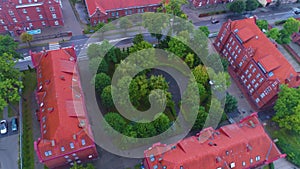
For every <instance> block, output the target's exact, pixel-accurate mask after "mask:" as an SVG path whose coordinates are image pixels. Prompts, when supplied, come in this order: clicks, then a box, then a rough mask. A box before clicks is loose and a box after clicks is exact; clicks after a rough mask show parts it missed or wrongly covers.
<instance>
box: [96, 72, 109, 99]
mask: <svg viewBox="0 0 300 169" xmlns="http://www.w3.org/2000/svg"><path fill="white" fill-rule="evenodd" d="M93 83H94V84H95V89H96V92H97V94H101V93H102V90H103V89H104V88H105V87H106V86H108V85H110V84H111V79H110V77H109V76H108V75H107V74H105V73H98V74H96V76H95V78H94V79H93Z"/></svg>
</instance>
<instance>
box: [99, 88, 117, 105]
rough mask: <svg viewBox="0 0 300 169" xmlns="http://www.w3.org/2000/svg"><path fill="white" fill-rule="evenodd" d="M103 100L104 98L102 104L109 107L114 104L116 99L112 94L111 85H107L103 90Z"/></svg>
mask: <svg viewBox="0 0 300 169" xmlns="http://www.w3.org/2000/svg"><path fill="white" fill-rule="evenodd" d="M101 100H102V104H103V105H104V106H105V107H107V108H111V107H113V106H114V101H113V98H112V96H111V85H109V86H106V87H105V88H104V89H103V91H102V93H101Z"/></svg>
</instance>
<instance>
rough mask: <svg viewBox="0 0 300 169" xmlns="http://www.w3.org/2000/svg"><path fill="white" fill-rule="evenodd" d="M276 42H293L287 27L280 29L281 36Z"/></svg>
mask: <svg viewBox="0 0 300 169" xmlns="http://www.w3.org/2000/svg"><path fill="white" fill-rule="evenodd" d="M276 42H277V43H279V44H289V43H290V42H291V36H290V34H289V33H288V32H287V30H286V29H281V30H280V31H279V37H278V38H277V40H276Z"/></svg>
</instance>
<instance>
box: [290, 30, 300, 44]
mask: <svg viewBox="0 0 300 169" xmlns="http://www.w3.org/2000/svg"><path fill="white" fill-rule="evenodd" d="M292 40H293V42H294V43H296V44H298V45H300V32H297V33H293V34H292Z"/></svg>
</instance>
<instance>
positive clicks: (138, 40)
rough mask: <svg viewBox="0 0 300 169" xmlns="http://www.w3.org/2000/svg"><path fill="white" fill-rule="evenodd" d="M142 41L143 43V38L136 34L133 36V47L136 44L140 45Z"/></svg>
mask: <svg viewBox="0 0 300 169" xmlns="http://www.w3.org/2000/svg"><path fill="white" fill-rule="evenodd" d="M143 41H144V36H143V35H142V34H137V35H135V36H134V38H133V41H132V42H133V44H134V45H136V44H138V43H141V42H143Z"/></svg>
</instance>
